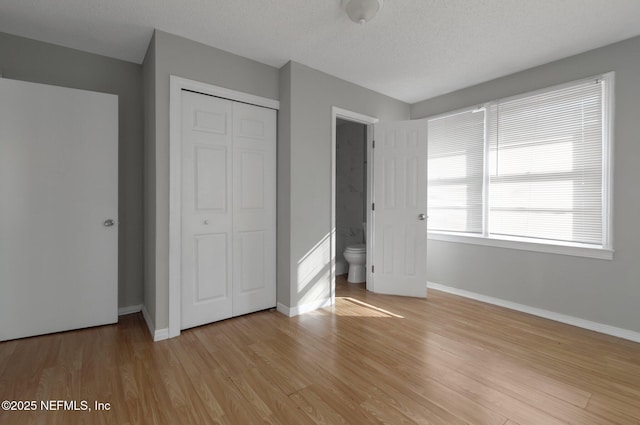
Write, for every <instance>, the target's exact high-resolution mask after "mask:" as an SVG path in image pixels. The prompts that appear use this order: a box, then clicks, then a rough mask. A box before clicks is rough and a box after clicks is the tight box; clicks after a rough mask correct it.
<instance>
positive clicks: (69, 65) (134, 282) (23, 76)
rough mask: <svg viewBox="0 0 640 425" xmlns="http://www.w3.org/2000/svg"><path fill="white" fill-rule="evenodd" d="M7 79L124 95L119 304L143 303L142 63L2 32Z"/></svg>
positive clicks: (1, 59)
mask: <svg viewBox="0 0 640 425" xmlns="http://www.w3.org/2000/svg"><path fill="white" fill-rule="evenodd" d="M0 71H1V72H2V76H3V77H5V78H11V79H16V80H24V81H32V82H37V83H44V84H51V85H56V86H63V87H71V88H77V89H84V90H92V91H97V92H104V93H111V94H115V95H118V121H119V132H118V163H119V165H118V179H119V185H118V203H119V207H118V219H119V221H120V224H119V227H118V306H119V307H127V306H132V305H138V304H141V303H142V296H143V295H142V294H143V283H142V282H143V228H142V225H143V223H142V219H143V215H142V209H143V207H142V205H143V204H142V167H143V126H142V122H143V120H142V110H143V108H142V69H141V67H140V65H137V64H134V63H129V62H124V61H121V60H117V59H111V58H107V57H105V56H99V55H94V54H91V53H85V52H81V51H79V50H74V49H69V48H66V47H61V46H56V45H53V44H49V43H43V42H40V41H35V40H30V39H27V38H23V37H17V36H13V35H9V34H5V33H0Z"/></svg>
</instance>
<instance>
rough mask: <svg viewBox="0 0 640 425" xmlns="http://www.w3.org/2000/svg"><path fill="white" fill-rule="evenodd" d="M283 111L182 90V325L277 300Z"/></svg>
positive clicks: (268, 305) (260, 307) (269, 304)
mask: <svg viewBox="0 0 640 425" xmlns="http://www.w3.org/2000/svg"><path fill="white" fill-rule="evenodd" d="M275 161H276V112H275V111H274V110H271V109H267V108H262V107H258V106H253V105H247V104H242V103H238V102H232V101H230V100H225V99H220V98H217V97H213V96H207V95H203V94H199V93H193V92H189V91H182V183H181V187H182V190H181V192H182V200H181V204H182V213H181V216H182V225H181V226H182V231H181V246H182V254H181V256H182V258H181V309H180V310H181V328H182V329H186V328H190V327H193V326H199V325H202V324H206V323H211V322H215V321H217V320H222V319H226V318H229V317H233V316H238V315H241V314H246V313H250V312H254V311H258V310H263V309H266V308H271V307H274V306H275V304H276V291H275V288H276V282H275V261H276V259H275V221H276V216H275V190H276V187H275V184H276V181H275Z"/></svg>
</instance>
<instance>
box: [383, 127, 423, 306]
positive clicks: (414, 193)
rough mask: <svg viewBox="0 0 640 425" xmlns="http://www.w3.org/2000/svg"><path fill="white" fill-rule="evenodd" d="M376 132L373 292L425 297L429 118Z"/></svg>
mask: <svg viewBox="0 0 640 425" xmlns="http://www.w3.org/2000/svg"><path fill="white" fill-rule="evenodd" d="M374 131H375V148H374V150H373V195H374V198H373V202H374V211H373V226H374V228H373V236H374V237H373V247H372V249H373V264H372V266H373V267H374V269H373V279H374V292H378V293H382V294H391V295H405V296H412V297H426V296H427V221H426V213H427V120H413V121H398V122H386V123H378V124H376V125H375V130H374Z"/></svg>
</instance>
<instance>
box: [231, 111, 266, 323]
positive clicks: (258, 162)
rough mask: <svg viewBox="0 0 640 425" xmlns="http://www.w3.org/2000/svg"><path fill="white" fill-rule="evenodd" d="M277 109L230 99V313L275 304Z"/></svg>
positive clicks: (238, 313)
mask: <svg viewBox="0 0 640 425" xmlns="http://www.w3.org/2000/svg"><path fill="white" fill-rule="evenodd" d="M275 232H276V111H275V110H273V109H267V108H262V107H259V106H253V105H247V104H244V103H238V102H234V103H233V245H234V248H233V254H234V255H233V258H234V259H233V316H239V315H241V314H246V313H251V312H254V311H259V310H264V309H267V308H271V307H275V305H276V233H275Z"/></svg>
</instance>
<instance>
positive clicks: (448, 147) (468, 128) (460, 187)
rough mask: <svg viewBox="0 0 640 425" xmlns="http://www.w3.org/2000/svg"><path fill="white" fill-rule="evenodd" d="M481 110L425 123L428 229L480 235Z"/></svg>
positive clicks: (482, 136)
mask: <svg viewBox="0 0 640 425" xmlns="http://www.w3.org/2000/svg"><path fill="white" fill-rule="evenodd" d="M484 115H485V111H484V110H483V109H481V110H470V111H464V112H460V113H456V114H453V115H448V116H444V117H441V118H437V119H433V120H430V121H429V130H428V141H429V142H428V158H429V163H428V167H427V170H428V192H427V194H428V201H427V205H428V208H429V221H428V223H429V229H430V230H443V231H448V232H463V233H482V214H483V213H482V210H483V207H482V205H483V204H482V185H483V183H482V182H483V178H484V177H483V174H484V127H485V125H484V118H485V117H484Z"/></svg>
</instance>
